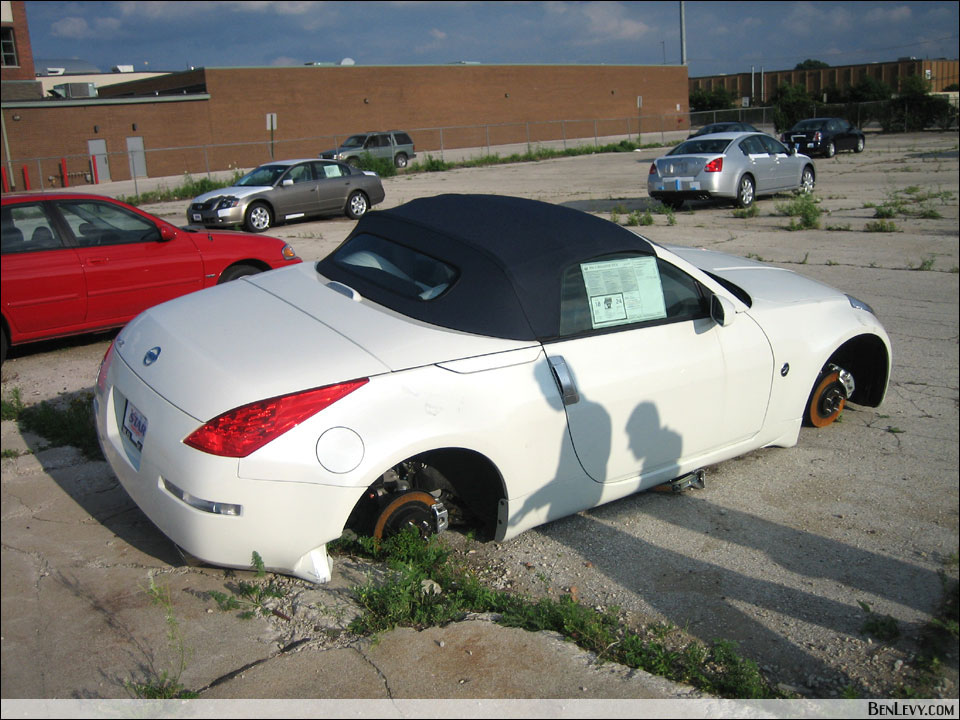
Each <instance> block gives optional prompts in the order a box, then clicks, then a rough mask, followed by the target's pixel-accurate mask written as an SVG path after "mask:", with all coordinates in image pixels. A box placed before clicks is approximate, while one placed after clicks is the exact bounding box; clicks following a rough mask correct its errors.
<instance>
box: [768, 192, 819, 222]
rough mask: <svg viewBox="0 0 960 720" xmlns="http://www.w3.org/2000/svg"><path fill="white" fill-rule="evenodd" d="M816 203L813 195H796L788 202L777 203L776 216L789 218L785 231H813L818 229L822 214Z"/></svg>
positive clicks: (817, 201)
mask: <svg viewBox="0 0 960 720" xmlns="http://www.w3.org/2000/svg"><path fill="white" fill-rule="evenodd" d="M818 203H819V200H817V199H816V198H815V197H814V196H813V195H798V196H797V197H795V198H794V199H793V200H791V201H790V202H787V203H778V204H777V205H776V206H775V208H776V211H777V214H778V215H786V216H788V217H789V218H790V223H789V224H788V225H787V230H815V229H817V228H819V227H820V215H821V214H822V210H820V208H819V207H818V206H817V204H818Z"/></svg>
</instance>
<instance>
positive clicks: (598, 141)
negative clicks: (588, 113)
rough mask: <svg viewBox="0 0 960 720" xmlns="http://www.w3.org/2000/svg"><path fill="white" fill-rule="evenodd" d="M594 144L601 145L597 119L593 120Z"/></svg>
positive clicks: (595, 145)
mask: <svg viewBox="0 0 960 720" xmlns="http://www.w3.org/2000/svg"><path fill="white" fill-rule="evenodd" d="M593 146H594V147H600V137H599V136H598V134H597V121H596V120H594V121H593Z"/></svg>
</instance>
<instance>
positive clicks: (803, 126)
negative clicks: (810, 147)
mask: <svg viewBox="0 0 960 720" xmlns="http://www.w3.org/2000/svg"><path fill="white" fill-rule="evenodd" d="M826 124H827V121H826V120H801V121H800V122H798V123H797V124H796V125H794V126H793V129H794V130H821V129H822V128H823V127H824V126H825V125H826Z"/></svg>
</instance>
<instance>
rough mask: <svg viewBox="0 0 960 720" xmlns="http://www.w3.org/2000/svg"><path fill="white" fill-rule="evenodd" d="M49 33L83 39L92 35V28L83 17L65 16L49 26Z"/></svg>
mask: <svg viewBox="0 0 960 720" xmlns="http://www.w3.org/2000/svg"><path fill="white" fill-rule="evenodd" d="M50 34H51V35H53V36H54V37H59V38H69V39H70V40H84V39H86V38H91V37H93V30H92V29H91V28H90V25H89V24H88V23H87V21H86V20H84V19H83V18H78V17H65V18H62V19H60V20H57V21H56V22H55V23H53V24H52V25H51V26H50Z"/></svg>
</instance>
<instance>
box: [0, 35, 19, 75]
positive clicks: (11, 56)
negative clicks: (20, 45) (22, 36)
mask: <svg viewBox="0 0 960 720" xmlns="http://www.w3.org/2000/svg"><path fill="white" fill-rule="evenodd" d="M0 30H2V33H3V34H2V36H0V46H2V49H3V67H19V65H20V63H19V62H17V43H16V41H15V40H14V39H13V28H12V27H5V28H0Z"/></svg>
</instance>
